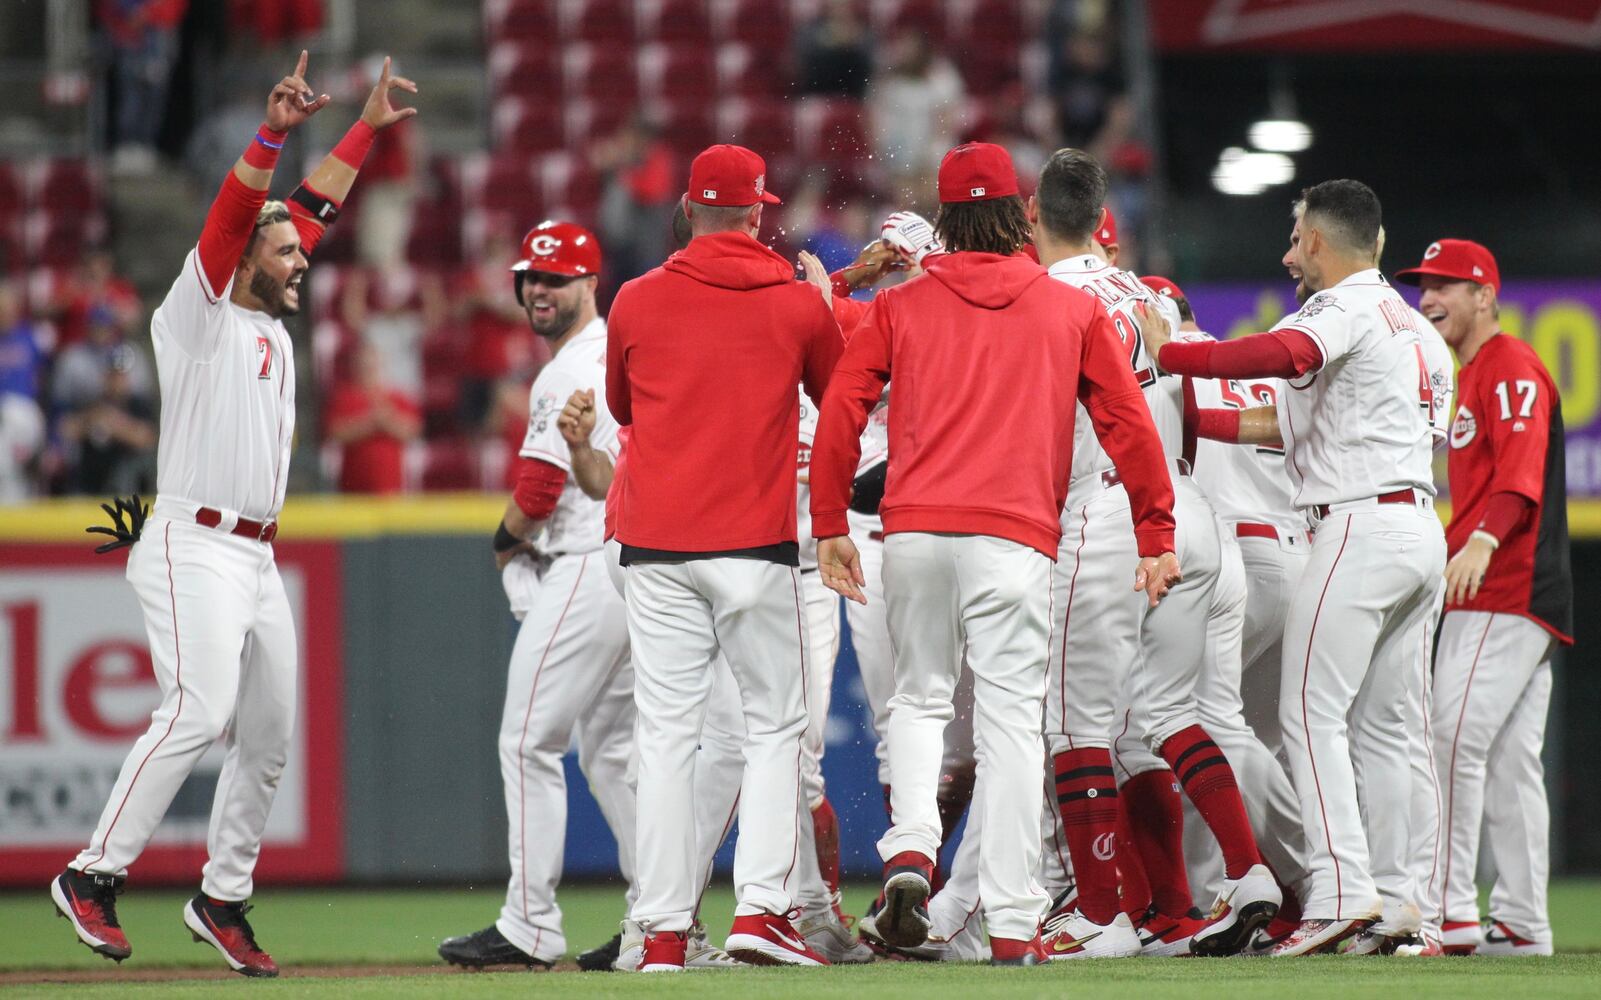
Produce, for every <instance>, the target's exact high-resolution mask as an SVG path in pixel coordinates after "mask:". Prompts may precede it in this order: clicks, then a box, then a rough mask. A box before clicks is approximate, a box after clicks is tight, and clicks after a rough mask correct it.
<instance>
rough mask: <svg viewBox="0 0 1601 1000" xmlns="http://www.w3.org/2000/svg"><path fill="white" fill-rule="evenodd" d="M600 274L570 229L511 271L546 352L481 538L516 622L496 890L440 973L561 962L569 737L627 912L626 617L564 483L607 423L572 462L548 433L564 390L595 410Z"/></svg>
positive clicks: (610, 437)
mask: <svg viewBox="0 0 1601 1000" xmlns="http://www.w3.org/2000/svg"><path fill="white" fill-rule="evenodd" d="M600 269H601V250H600V245H599V243H598V241H597V240H596V239H595V236H594V234H592V233H590V232H589V231H588V230H586V229H584V228H583V227H581V226H578V225H575V224H573V223H570V222H543V223H540V224H539V225H538V226H536V227H534V228H533V229H532V230H530V231H529V232H528V235H527V236H525V237H524V238H523V243H522V252H521V254H520V256H519V258H518V260H517V261H516V263H514V264H513V265H512V268H511V270H512V272H513V275H514V289H515V291H516V295H517V301H518V304H519V305H521V306H522V308H523V310H524V312H525V313H526V314H527V316H528V322H529V326H530V327H531V328H532V329H533V331H534V333H535V334H537V335H539V336H540V337H543V338H544V339H545V340H546V342H547V343H549V345H550V352H551V360H550V362H549V363H548V364H547V365H545V367H544V368H542V369H541V370H540V372H539V376H538V378H536V379H535V380H534V384H533V387H532V389H531V390H530V392H529V417H528V432H527V435H526V436H525V437H524V439H523V444H522V448H521V450H520V452H519V459H518V473H517V488H516V491H515V493H514V494H513V497H512V499H511V502H510V503H508V504H507V506H506V513H505V517H504V518H503V519H502V521H501V524H500V527H499V528H498V529H497V530H496V532H495V540H494V549H495V562H496V565H497V566H498V567H499V568H500V570H501V575H502V581H503V583H504V585H505V588H506V592H507V595H508V597H509V599H510V602H511V607H512V612H513V614H515V615H516V616H517V617H518V618H519V619H520V620H521V621H522V626H521V627H520V628H519V629H518V632H517V641H516V644H515V645H514V646H513V648H512V654H511V668H510V671H509V674H508V677H507V682H506V705H505V710H504V712H503V713H502V716H501V729H500V764H501V778H502V781H503V782H504V786H505V794H506V817H507V821H508V826H509V830H508V841H509V843H508V847H509V855H510V861H511V879H510V881H509V883H508V886H507V892H506V901H505V904H504V905H503V906H502V907H501V911H500V917H499V919H497V920H496V921H495V923H494V924H492V925H490V926H489V927H486V928H484V929H483V930H481V931H478V932H477V933H474V934H469V935H464V936H461V937H453V938H449V939H447V940H445V941H444V942H443V943H442V944H441V945H440V946H439V954H440V956H441V957H442V958H444V959H445V961H447V962H450V963H451V964H453V965H462V966H469V967H482V966H486V965H505V964H522V965H528V966H537V967H542V968H549V967H550V966H551V964H552V963H554V962H555V961H556V960H558V959H559V958H561V957H562V956H563V955H564V954H566V951H567V943H566V938H565V937H564V936H563V934H562V924H561V909H560V907H559V906H558V905H557V903H556V884H557V882H558V881H559V880H560V878H561V868H562V857H563V849H564V843H563V837H564V835H565V832H566V814H567V787H566V780H565V777H564V773H563V770H562V757H563V756H564V755H565V754H566V752H567V747H568V745H569V743H571V742H572V739H573V735H574V733H575V732H576V733H577V736H578V762H579V767H580V769H581V770H582V771H583V772H584V777H585V779H586V780H587V781H588V782H589V787H590V789H591V791H592V792H593V794H594V796H595V799H596V801H597V802H598V803H599V804H600V807H601V812H602V813H603V814H604V815H605V817H606V821H607V824H608V825H609V826H610V827H611V829H612V832H613V834H614V835H615V836H616V838H617V845H618V851H617V854H618V867H619V868H620V870H621V872H622V875H623V878H624V879H625V880H626V881H627V882H628V885H629V890H628V895H629V899H630V901H632V899H633V898H634V896H635V895H636V891H637V890H636V886H635V880H634V828H635V826H636V819H635V811H634V781H633V774H632V761H631V758H632V753H633V728H634V702H633V686H634V685H633V671H632V669H631V668H630V667H629V662H628V631H627V625H626V621H625V614H626V613H625V609H624V606H623V602H622V599H621V598H620V597H619V596H618V594H617V592H616V591H615V590H614V589H613V588H612V586H611V584H610V582H609V581H608V580H607V579H606V574H605V573H604V572H603V568H604V567H603V564H602V557H601V551H600V550H601V544H602V532H603V524H602V521H603V519H604V508H603V505H602V504H601V503H600V502H598V501H596V500H594V499H592V498H590V497H589V496H587V495H586V494H585V493H584V491H583V490H582V489H581V488H580V487H579V486H578V484H577V483H575V482H574V481H572V480H573V477H574V475H575V473H576V471H577V470H576V469H575V466H576V465H577V464H578V463H579V462H585V463H587V464H593V463H594V462H595V461H596V460H598V459H600V458H601V457H602V456H606V457H612V456H614V455H615V453H616V448H617V425H616V423H615V422H613V421H612V420H611V419H610V416H609V415H606V416H603V417H602V418H601V419H600V420H599V421H598V422H597V424H596V427H595V430H594V434H593V437H592V444H593V447H592V448H590V449H588V450H586V451H584V452H581V453H574V452H573V450H572V449H571V448H570V447H569V446H568V444H567V442H566V441H565V440H564V438H563V436H562V434H561V432H560V429H559V428H558V427H557V417H558V416H559V414H560V413H561V411H562V408H563V406H564V405H565V404H566V402H567V400H568V399H569V397H570V396H571V395H572V394H573V393H574V392H575V391H579V390H584V391H589V392H594V393H597V394H598V396H599V399H600V400H601V402H602V403H603V402H604V398H605V389H604V385H603V379H604V377H605V358H606V324H605V322H604V321H603V320H602V319H601V318H600V316H599V315H598V313H597V311H596V307H595V288H596V286H597V285H598V284H599V281H600ZM597 409H603V407H597ZM536 542H537V549H536V547H535V546H536Z"/></svg>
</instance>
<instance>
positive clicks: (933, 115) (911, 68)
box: [867, 28, 967, 204]
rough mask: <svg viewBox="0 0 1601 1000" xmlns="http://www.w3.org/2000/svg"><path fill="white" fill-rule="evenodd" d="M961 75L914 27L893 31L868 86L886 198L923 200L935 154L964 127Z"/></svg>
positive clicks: (927, 193)
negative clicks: (893, 34)
mask: <svg viewBox="0 0 1601 1000" xmlns="http://www.w3.org/2000/svg"><path fill="white" fill-rule="evenodd" d="M964 97H965V91H964V90H963V87H962V76H961V74H960V73H958V72H957V71H956V67H955V66H953V65H952V64H951V61H950V60H949V59H947V58H945V56H944V55H942V54H941V53H939V52H937V51H936V50H935V49H934V46H933V43H932V42H930V41H929V40H928V38H927V37H926V36H925V35H923V33H922V32H919V31H917V30H915V29H911V28H905V29H902V30H900V31H897V32H896V33H895V36H894V37H893V38H891V39H890V42H889V45H888V47H887V48H886V50H885V52H884V62H883V66H882V68H881V69H880V71H879V73H878V74H877V75H876V76H874V77H873V83H872V86H871V87H870V88H869V89H868V95H867V106H868V113H869V118H870V121H871V125H872V132H873V154H874V157H875V158H876V160H877V162H878V163H879V164H880V165H881V166H882V167H883V168H884V169H885V170H887V171H888V178H887V180H888V184H889V191H890V193H891V198H890V200H891V201H894V202H896V203H897V204H905V203H907V202H908V201H911V202H916V201H918V200H924V199H927V198H928V197H929V196H930V195H931V194H932V192H933V190H934V185H933V178H934V173H935V171H936V170H938V169H939V162H940V157H942V156H944V155H945V151H946V150H948V149H950V148H951V147H953V146H955V145H957V144H958V142H960V141H961V138H962V135H961V133H962V132H963V130H964V129H965V128H966V127H967V121H966V114H965V108H964V104H965V101H964Z"/></svg>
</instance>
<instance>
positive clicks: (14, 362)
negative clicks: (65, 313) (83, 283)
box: [0, 282, 45, 402]
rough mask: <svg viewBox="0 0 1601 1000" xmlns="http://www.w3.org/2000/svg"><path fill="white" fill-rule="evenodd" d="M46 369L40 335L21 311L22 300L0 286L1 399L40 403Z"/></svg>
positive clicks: (9, 287) (11, 289) (8, 287)
mask: <svg viewBox="0 0 1601 1000" xmlns="http://www.w3.org/2000/svg"><path fill="white" fill-rule="evenodd" d="M44 365H45V356H44V350H43V347H42V345H41V344H40V343H39V333H38V330H36V329H35V328H34V325H33V323H32V322H31V321H30V320H29V319H28V316H27V314H26V313H24V312H23V310H22V297H21V296H20V295H18V294H17V290H16V289H15V288H14V287H12V285H11V284H10V283H9V282H0V395H15V396H22V397H24V398H26V399H28V400H32V401H35V402H37V401H38V399H39V387H40V380H41V379H42V378H43V377H44Z"/></svg>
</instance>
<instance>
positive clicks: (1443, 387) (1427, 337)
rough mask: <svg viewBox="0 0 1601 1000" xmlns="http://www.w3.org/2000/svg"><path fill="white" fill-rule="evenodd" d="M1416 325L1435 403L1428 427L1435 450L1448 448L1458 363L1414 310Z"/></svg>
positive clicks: (1421, 315) (1425, 320)
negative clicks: (1447, 441)
mask: <svg viewBox="0 0 1601 1000" xmlns="http://www.w3.org/2000/svg"><path fill="white" fill-rule="evenodd" d="M1412 319H1413V322H1415V323H1416V324H1417V328H1418V333H1419V335H1420V337H1421V339H1422V343H1423V363H1424V364H1425V365H1426V366H1427V367H1428V370H1429V391H1430V394H1431V395H1432V396H1433V402H1432V403H1431V404H1430V409H1429V425H1430V427H1431V428H1432V429H1433V432H1434V447H1435V448H1436V449H1438V448H1443V447H1445V441H1446V439H1447V438H1448V437H1450V435H1451V412H1452V403H1454V402H1455V401H1456V359H1455V358H1454V357H1453V356H1452V354H1451V348H1449V347H1447V346H1446V343H1445V338H1444V337H1441V336H1440V331H1438V330H1436V329H1435V328H1434V324H1433V323H1430V322H1429V321H1428V319H1426V318H1425V317H1424V315H1423V314H1422V313H1420V312H1418V311H1417V310H1416V309H1414V310H1412Z"/></svg>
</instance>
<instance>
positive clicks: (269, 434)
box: [50, 52, 417, 976]
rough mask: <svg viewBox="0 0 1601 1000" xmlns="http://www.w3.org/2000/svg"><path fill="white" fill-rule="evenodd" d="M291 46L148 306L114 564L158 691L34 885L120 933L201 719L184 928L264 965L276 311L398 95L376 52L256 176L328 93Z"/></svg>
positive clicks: (287, 698) (279, 370)
mask: <svg viewBox="0 0 1601 1000" xmlns="http://www.w3.org/2000/svg"><path fill="white" fill-rule="evenodd" d="M306 61H307V57H306V53H305V52H302V53H300V61H299V64H298V65H297V66H296V67H295V71H294V73H292V74H291V75H289V76H286V77H284V78H283V79H282V80H280V81H279V82H278V84H277V85H276V86H275V87H273V89H272V93H271V94H270V95H269V96H268V98H267V114H266V120H265V121H264V122H263V123H262V125H261V128H260V130H259V131H258V132H257V133H256V135H255V137H254V138H253V139H252V140H251V142H250V145H249V146H248V147H247V148H246V150H245V153H244V155H243V156H241V157H240V158H239V160H238V161H237V162H236V163H235V164H234V166H233V169H232V170H231V171H230V172H229V174H228V176H227V177H226V178H224V180H223V183H222V189H221V191H220V192H218V194H217V198H216V200H215V201H214V202H213V203H212V205H211V210H210V211H209V212H208V213H207V215H206V223H205V227H204V229H203V230H202V231H201V234H200V242H199V244H198V245H197V246H196V247H195V249H194V250H192V251H190V253H189V256H188V258H187V259H186V260H185V261H184V263H183V267H182V270H181V271H180V272H179V275H178V278H177V280H176V281H174V282H173V285H172V288H171V289H169V290H168V292H167V295H166V298H165V299H163V300H162V303H161V305H160V306H158V307H157V308H156V311H155V313H154V314H153V315H152V316H151V319H150V333H151V339H152V341H153V342H154V344H155V352H156V368H157V372H158V375H159V379H160V385H161V397H162V408H161V448H160V452H159V455H158V456H157V465H156V480H157V486H158V488H159V491H160V496H159V498H158V499H157V500H156V504H155V510H154V513H153V514H152V516H151V518H150V520H149V521H148V522H147V523H146V524H145V526H144V530H143V534H144V535H146V536H148V537H146V538H145V539H144V540H143V544H136V545H134V546H133V548H132V553H131V555H130V556H129V558H128V581H129V582H130V583H131V584H132V585H133V588H134V592H135V593H136V594H137V595H138V597H139V603H140V606H141V608H142V610H143V611H144V617H145V629H146V631H147V632H148V634H149V637H150V655H151V659H152V662H153V664H154V667H155V673H156V679H157V682H158V683H159V685H160V687H161V705H160V706H159V707H158V708H157V709H156V711H155V713H154V714H153V715H152V717H151V720H150V728H149V730H147V731H146V732H145V734H144V735H143V736H141V737H140V738H139V740H138V741H137V742H135V744H134V747H133V750H132V752H131V753H129V755H128V759H127V761H126V762H125V763H124V764H123V767H122V772H121V774H119V775H118V777H117V781H116V784H115V785H113V786H112V790H111V796H110V798H109V800H108V801H107V802H106V807H105V811H104V812H103V813H102V814H101V817H100V822H99V823H98V825H97V826H96V827H95V831H94V834H93V835H92V836H91V837H90V839H89V845H88V846H87V847H85V848H84V850H83V852H82V853H80V854H79V855H78V856H77V857H76V858H75V859H73V861H72V862H71V863H70V864H69V865H68V867H67V869H66V870H65V871H64V872H62V873H61V875H59V876H57V878H56V879H55V880H54V881H53V882H52V883H51V885H50V895H51V897H52V898H53V899H54V901H55V905H56V908H57V909H58V910H59V911H60V912H61V914H62V915H63V916H64V917H66V918H67V919H68V920H69V921H71V923H72V927H73V930H74V931H75V932H76V933H77V935H78V939H79V940H81V941H82V942H83V943H84V944H86V945H88V946H89V948H90V949H92V950H93V951H95V952H97V953H99V954H101V955H105V956H106V957H108V958H112V959H115V960H117V961H119V962H120V961H122V960H123V959H125V958H127V957H128V956H129V955H130V954H131V953H132V951H133V949H132V947H131V945H130V944H129V943H128V939H127V936H126V934H125V933H124V932H123V930H122V928H121V926H120V925H119V923H118V920H117V912H116V896H117V894H118V893H119V892H121V890H122V886H123V882H124V880H125V878H126V875H127V871H128V868H129V866H130V865H132V864H133V863H134V862H135V861H136V860H137V859H138V857H139V855H140V853H141V852H142V851H143V850H144V848H145V845H146V844H147V843H148V842H149V840H150V837H151V835H152V834H153V833H154V832H155V829H156V826H157V824H158V823H160V822H161V818H162V816H163V815H164V814H165V813H166V811H167V807H168V805H169V804H170V803H171V802H172V798H173V796H174V795H176V794H177V792H178V789H179V787H180V786H181V785H182V784H183V783H184V780H185V779H186V778H187V777H188V776H189V772H190V770H191V769H193V767H194V766H195V763H196V762H197V761H198V760H199V759H200V757H201V755H202V754H204V753H205V752H206V750H207V749H208V748H209V747H210V746H211V745H212V744H213V743H215V742H216V741H217V740H218V739H221V738H225V739H226V741H227V756H226V758H225V760H224V763H223V768H222V773H221V775H220V776H219V778H218V780H217V792H216V798H215V800H214V803H213V807H212V817H211V828H210V832H209V834H208V836H207V844H206V847H207V853H208V855H209V860H208V861H207V863H206V866H205V869H204V873H203V877H202V880H201V886H200V888H201V891H200V893H199V894H198V895H196V896H195V897H194V898H193V899H191V900H189V901H188V902H187V903H185V904H184V908H183V921H184V924H185V926H186V927H188V929H189V931H190V932H191V933H192V934H193V935H194V937H195V940H196V941H204V942H206V943H208V944H210V945H212V946H213V947H215V948H216V949H217V950H218V951H219V952H220V953H221V954H222V957H223V959H224V960H225V961H226V962H227V963H228V966H229V968H231V969H233V970H234V971H236V972H239V973H242V974H244V975H247V976H276V975H277V974H278V967H277V965H276V964H274V962H273V960H272V958H271V956H269V955H268V954H267V952H266V951H264V950H263V949H262V948H261V947H260V946H259V945H258V944H257V943H256V939H255V933H254V931H253V930H252V929H251V926H250V922H249V921H248V920H246V919H245V911H246V909H247V905H246V904H247V901H248V900H249V899H250V895H251V891H252V889H253V883H252V877H251V876H252V872H253V871H254V869H255V866H256V858H257V856H258V855H259V853H260V850H261V835H262V831H263V829H265V826H266V822H267V814H268V812H269V811H270V810H271V808H272V800H273V795H274V793H275V792H276V790H277V787H278V779H279V775H280V774H281V772H282V771H283V766H284V760H285V756H286V754H287V752H288V745H289V739H290V735H291V732H292V731H293V729H294V715H295V699H296V697H297V695H296V690H295V687H296V672H297V670H298V663H297V662H296V661H297V649H298V646H297V642H296V638H295V625H294V621H293V619H292V618H291V616H290V612H289V601H288V598H287V597H286V596H285V594H284V588H283V582H282V580H281V579H280V577H279V575H278V568H277V564H276V563H275V562H274V560H273V550H272V541H273V539H274V538H275V537H276V536H277V533H278V522H277V516H278V511H279V510H280V509H281V508H282V506H283V499H284V490H285V487H286V485H287V483H288V479H289V476H288V466H289V454H290V449H291V443H292V441H293V439H294V428H295V368H294V357H293V350H292V345H291V343H290V339H289V332H288V331H287V330H286V329H284V325H283V317H285V316H292V315H294V314H295V313H297V312H299V310H300V287H301V282H302V281H303V279H304V278H305V275H306V270H307V263H306V262H307V257H308V256H309V255H310V254H311V252H312V250H313V249H314V248H315V247H316V245H317V243H318V241H319V240H320V239H321V238H322V234H323V232H324V231H325V229H326V227H327V225H329V224H330V223H332V222H333V220H334V219H335V218H336V217H337V216H338V214H339V206H340V204H341V202H343V201H344V199H345V196H346V195H348V194H349V193H350V189H351V186H352V185H353V184H354V183H355V180H356V175H357V173H358V171H359V170H360V169H361V164H362V161H363V159H364V158H365V157H366V154H367V150H368V149H369V148H370V147H371V145H372V141H373V137H374V136H375V135H376V134H377V132H378V131H379V130H380V129H384V128H387V127H388V126H390V125H393V124H394V123H395V122H398V121H401V120H403V119H406V118H409V117H411V116H413V115H415V114H416V113H417V112H416V109H414V108H395V107H393V106H392V105H391V103H390V91H391V90H392V89H395V88H399V89H401V90H405V91H409V92H411V93H415V92H416V90H417V87H416V85H415V84H414V83H412V82H411V81H410V80H407V79H404V78H402V77H398V76H391V75H390V71H389V60H388V59H385V60H384V64H383V71H382V73H381V75H380V76H379V78H378V82H377V84H376V86H375V87H374V88H373V90H372V92H371V94H369V95H368V97H367V103H366V105H365V107H363V109H362V113H361V118H360V119H359V120H358V121H357V122H356V123H355V124H354V125H353V126H351V128H350V131H349V132H347V133H346V134H345V136H344V138H343V139H341V140H340V141H339V143H338V144H337V145H336V146H335V147H334V149H333V151H332V152H331V153H330V154H329V155H328V156H327V157H325V158H324V159H323V161H322V162H321V163H320V164H318V166H317V168H316V169H315V170H313V171H312V173H311V175H310V176H308V177H307V178H306V179H305V180H304V181H303V182H301V184H300V186H299V187H298V188H296V189H295V191H294V193H293V194H292V195H290V198H289V203H288V204H287V205H285V203H283V202H278V201H268V200H267V188H268V186H269V185H270V183H271V181H272V174H273V168H274V166H275V165H276V164H277V162H278V155H279V152H280V150H281V149H282V148H283V144H284V140H285V139H286V138H287V136H288V133H289V130H290V129H292V128H294V127H296V126H297V125H299V124H300V123H301V122H304V121H305V120H306V119H308V118H310V117H311V116H312V115H314V114H316V113H317V112H318V111H320V110H322V108H324V107H326V106H327V104H328V101H329V98H328V95H326V94H323V95H321V96H318V95H316V94H314V93H313V92H312V90H311V88H310V87H309V86H308V85H307V84H306V80H305V74H306Z"/></svg>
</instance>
